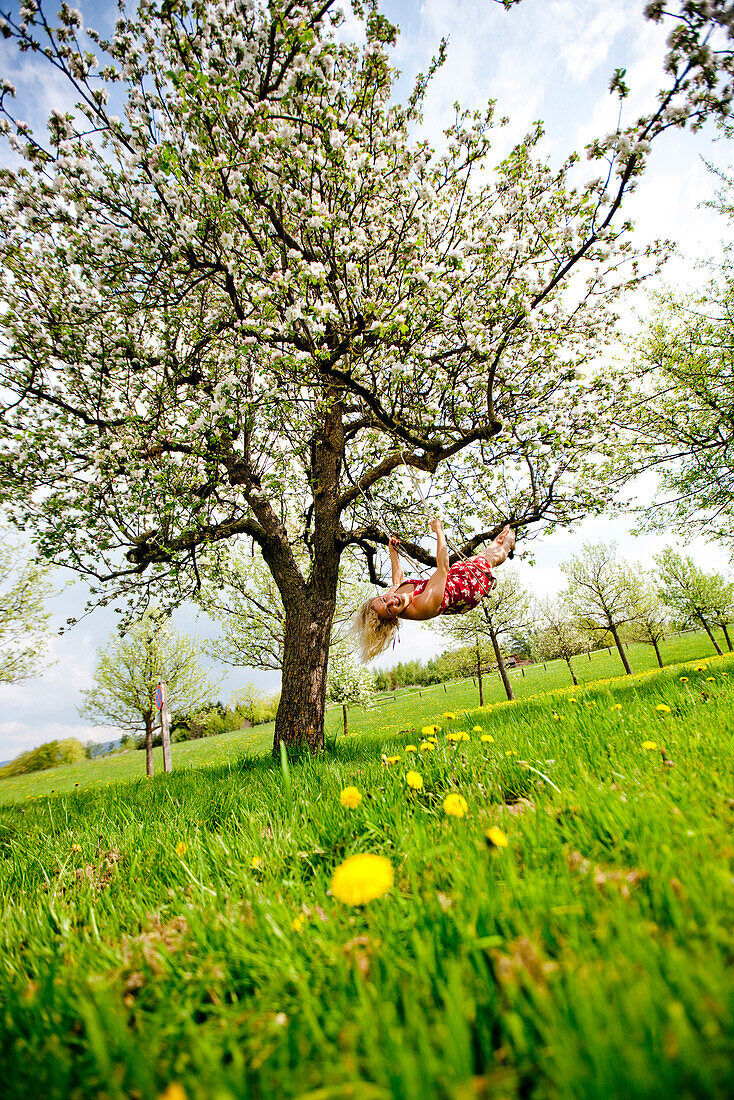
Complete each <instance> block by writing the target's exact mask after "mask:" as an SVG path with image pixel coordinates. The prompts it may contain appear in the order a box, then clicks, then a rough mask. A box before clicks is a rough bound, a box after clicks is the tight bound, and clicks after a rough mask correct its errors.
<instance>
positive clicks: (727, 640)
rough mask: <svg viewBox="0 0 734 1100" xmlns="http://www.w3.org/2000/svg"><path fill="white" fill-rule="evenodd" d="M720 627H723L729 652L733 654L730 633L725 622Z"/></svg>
mask: <svg viewBox="0 0 734 1100" xmlns="http://www.w3.org/2000/svg"><path fill="white" fill-rule="evenodd" d="M719 626H720V627H721V629H722V630H723V632H724V637H725V638H726V645H727V648H728V650H729V652H730V653H731V652H732V648H731V641H730V639H729V631H728V630H727V629H726V623H725V622H720V623H719Z"/></svg>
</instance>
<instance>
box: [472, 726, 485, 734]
mask: <svg viewBox="0 0 734 1100" xmlns="http://www.w3.org/2000/svg"><path fill="white" fill-rule="evenodd" d="M471 731H472V733H481V732H482V727H481V726H472V728H471Z"/></svg>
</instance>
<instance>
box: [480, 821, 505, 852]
mask: <svg viewBox="0 0 734 1100" xmlns="http://www.w3.org/2000/svg"><path fill="white" fill-rule="evenodd" d="M484 835H485V836H486V838H487V840H488V841H489V842H490V844H493V845H494V847H495V848H506V847H507V845H508V843H509V842H508V840H507V837H506V836H505V834H504V833H503V832H502V830H501V829H498V828H497V826H496V825H493V826H492V828H491V829H487V831H486V832H485V834H484Z"/></svg>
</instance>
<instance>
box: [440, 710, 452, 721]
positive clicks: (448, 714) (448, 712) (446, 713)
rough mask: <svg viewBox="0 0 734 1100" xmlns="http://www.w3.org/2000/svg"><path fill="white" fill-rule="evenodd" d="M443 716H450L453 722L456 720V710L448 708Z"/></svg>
mask: <svg viewBox="0 0 734 1100" xmlns="http://www.w3.org/2000/svg"><path fill="white" fill-rule="evenodd" d="M441 717H442V718H448V720H449V722H452V721H453V720H454V718H456V715H455V714H454V712H453V711H452V710H447V711H445V712H444V713H443V714H442V715H441Z"/></svg>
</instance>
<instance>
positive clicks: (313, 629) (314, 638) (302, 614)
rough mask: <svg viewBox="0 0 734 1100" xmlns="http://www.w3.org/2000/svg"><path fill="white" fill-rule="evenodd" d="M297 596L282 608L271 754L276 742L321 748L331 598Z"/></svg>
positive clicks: (315, 750) (277, 750)
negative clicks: (280, 661) (279, 672)
mask: <svg viewBox="0 0 734 1100" xmlns="http://www.w3.org/2000/svg"><path fill="white" fill-rule="evenodd" d="M334 588H335V589H336V582H335V584H334ZM299 595H300V598H299V599H297V600H295V601H294V603H295V604H296V606H295V607H286V609H285V612H286V614H285V637H284V643H283V682H282V686H281V692H280V703H279V704H278V713H277V714H276V716H275V736H274V738H273V756H275V757H280V743H281V741H282V742H283V743H284V744H285V745H286V747H295V746H297V745H303V746H307V747H308V750H309V752H311V753H319V752H323V751H324V744H325V742H324V717H325V714H326V671H327V662H328V659H329V638H330V635H331V622H332V619H333V617H334V609H335V606H336V601H335V599H331V600H329V599H325V598H323V597H316V596H310V598H308V597H307V598H306V599H304V598H303V592H301V593H300V594H299ZM309 595H310V594H309ZM284 602H285V601H284ZM289 602H290V601H289Z"/></svg>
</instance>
